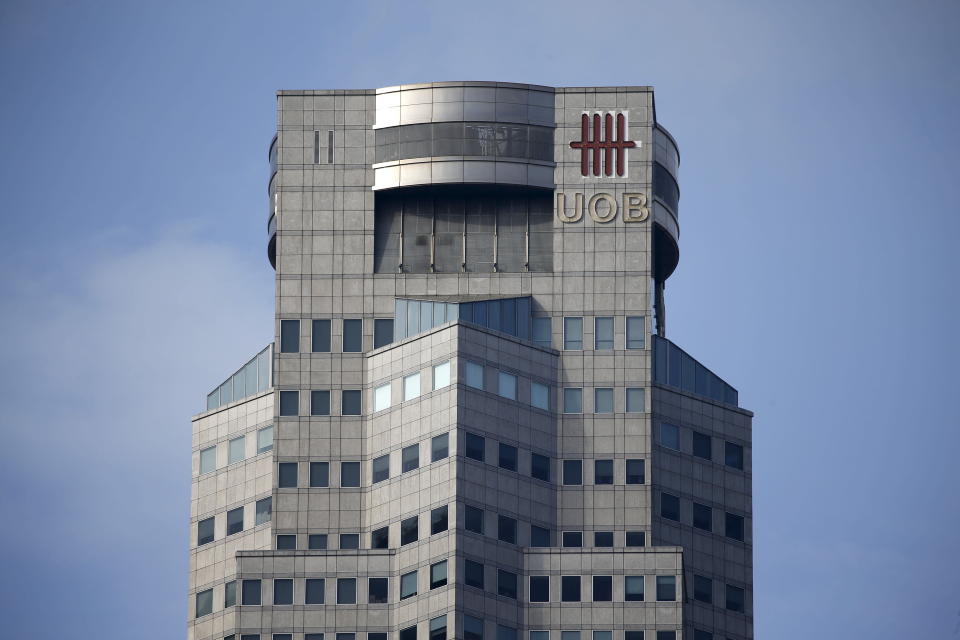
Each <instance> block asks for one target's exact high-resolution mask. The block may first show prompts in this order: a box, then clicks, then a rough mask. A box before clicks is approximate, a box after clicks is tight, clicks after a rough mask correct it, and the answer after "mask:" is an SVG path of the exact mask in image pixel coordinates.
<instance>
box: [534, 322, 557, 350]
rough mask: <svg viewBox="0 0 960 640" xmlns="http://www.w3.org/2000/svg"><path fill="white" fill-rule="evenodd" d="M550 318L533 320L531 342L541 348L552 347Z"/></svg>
mask: <svg viewBox="0 0 960 640" xmlns="http://www.w3.org/2000/svg"><path fill="white" fill-rule="evenodd" d="M552 324H553V323H552V322H551V318H542V317H537V318H534V319H533V341H534V342H535V343H537V344H538V345H540V346H541V347H551V346H553V336H552V335H551V334H552V333H553V327H552Z"/></svg>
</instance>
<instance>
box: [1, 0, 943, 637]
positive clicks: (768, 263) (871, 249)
mask: <svg viewBox="0 0 960 640" xmlns="http://www.w3.org/2000/svg"><path fill="white" fill-rule="evenodd" d="M347 5H352V6H347ZM958 18H960V4H958V3H956V2H950V1H940V2H933V1H914V2H906V1H904V2H885V1H872V2H855V1H848V2H839V3H838V2H823V1H819V0H818V1H814V2H803V3H799V2H790V3H787V2H766V3H759V2H749V3H748V2H732V1H731V2H683V1H677V2H640V1H634V2H628V3H626V2H625V3H619V2H607V3H602V4H597V3H579V2H566V1H564V2H536V3H535V2H529V3H522V2H486V3H482V4H474V5H467V4H466V3H458V2H435V3H421V2H405V3H390V4H387V3H382V4H375V3H365V2H357V3H321V2H276V3H264V2H229V3H228V2H179V1H177V2H172V1H168V2H162V3H160V2H157V3H146V2H137V3H112V2H86V3H78V2H56V3H55V2H42V1H29V2H28V1H23V0H6V1H5V2H3V3H2V4H0V110H2V114H0V115H2V117H0V127H2V140H3V142H4V145H3V154H2V156H0V167H2V169H0V186H2V188H3V195H4V206H3V209H2V211H3V215H2V216H0V225H2V228H0V238H2V240H0V241H2V243H3V250H2V251H0V268H2V273H3V278H2V281H0V287H2V289H0V295H2V297H0V300H3V302H4V306H5V309H4V311H5V312H4V313H3V314H0V323H2V325H0V326H2V328H3V333H4V335H7V336H8V341H7V344H6V346H5V349H4V356H5V357H4V361H5V362H6V363H7V364H6V365H5V366H4V367H3V368H2V374H0V375H2V379H0V400H2V406H3V407H4V409H5V411H4V416H3V420H2V422H0V424H2V434H3V446H2V448H0V510H2V513H4V514H6V517H5V518H4V523H3V525H2V526H0V559H2V564H0V568H2V572H3V575H4V579H3V580H0V603H2V604H0V609H2V611H3V615H2V620H3V622H2V623H0V625H2V629H3V635H4V636H10V637H24V638H26V637H30V638H62V637H67V636H68V635H69V637H80V638H88V637H89V638H92V637H96V638H126V637H131V636H133V637H138V638H146V639H152V638H158V639H159V638H171V637H182V634H184V632H185V620H186V613H187V598H186V594H185V591H186V585H187V553H186V547H187V539H188V527H187V520H188V509H189V490H190V488H189V465H190V460H189V449H190V423H189V417H190V415H192V414H194V413H196V412H197V411H199V410H200V409H201V408H202V407H203V398H204V394H205V392H206V391H207V390H209V389H210V388H212V387H213V386H214V385H215V384H217V383H218V382H220V381H221V380H222V379H223V378H225V377H226V375H228V374H229V373H231V372H232V371H233V370H234V369H235V368H236V367H238V366H240V365H241V364H242V363H243V362H244V361H245V360H246V359H247V358H248V357H249V356H251V355H253V354H254V353H256V352H257V351H258V350H259V349H260V348H261V347H262V346H263V345H264V344H266V343H267V342H268V341H269V340H270V339H271V330H272V324H271V317H272V313H273V291H272V287H273V272H272V270H271V269H270V267H269V265H268V263H267V261H266V257H265V227H264V225H265V219H266V218H265V212H266V204H267V203H266V183H267V178H268V175H267V174H268V167H267V157H266V153H267V145H268V143H269V141H270V138H271V136H272V133H273V130H274V123H275V114H274V108H275V100H274V92H275V91H276V90H277V89H280V88H287V89H294V88H331V87H337V88H369V87H378V86H386V85H394V84H400V83H407V82H423V81H431V80H454V79H467V80H508V81H519V82H532V83H538V84H548V85H604V84H611V85H616V84H650V85H654V86H655V87H656V90H657V93H656V97H657V112H658V116H659V118H660V120H661V122H662V123H664V124H665V125H666V126H667V127H668V128H669V129H670V131H671V132H672V133H673V134H674V136H675V137H676V138H677V140H678V141H679V144H680V148H681V160H682V165H681V181H680V185H681V191H682V215H681V232H682V236H681V262H680V267H679V268H678V270H677V272H676V273H675V274H674V276H673V277H672V278H671V279H670V281H669V284H668V288H667V302H668V309H669V319H670V324H669V335H670V337H671V338H672V339H674V340H675V341H676V342H677V343H678V344H680V345H681V346H683V347H684V348H685V349H687V350H688V351H690V353H692V354H694V355H695V356H696V357H697V358H698V359H700V360H701V361H702V362H704V363H705V364H706V365H707V366H709V367H711V368H713V369H714V370H715V371H716V372H718V373H719V374H720V375H722V376H723V377H724V378H726V379H727V380H728V381H729V382H730V383H731V384H733V385H734V386H736V387H737V388H738V389H739V390H740V398H741V402H742V404H743V405H744V406H746V407H749V408H751V409H753V410H754V411H755V412H756V418H755V422H754V430H755V431H754V444H755V448H754V491H755V532H754V537H755V542H756V545H755V564H756V596H755V608H756V629H757V637H758V638H777V639H780V640H791V639H798V640H799V639H801V638H802V639H804V640H805V639H806V638H809V637H810V636H811V635H816V636H817V637H822V638H867V637H869V638H874V639H884V638H948V637H960V573H958V566H957V562H956V557H957V556H956V543H957V540H958V535H957V531H958V529H960V497H958V496H960V490H958V482H957V479H956V475H955V469H956V468H957V465H956V463H955V460H956V459H957V452H958V448H960V435H958V432H960V420H958V418H957V412H956V410H955V408H954V407H953V405H952V399H953V398H954V397H955V396H956V389H955V387H956V385H957V382H958V376H957V375H956V372H955V369H953V367H952V363H954V362H956V361H957V359H958V356H960V348H958V339H957V337H956V329H955V325H956V324H957V312H958V294H957V291H958V283H957V276H958V275H960V264H958V258H957V253H958V252H957V249H956V245H957V242H958V240H960V233H958V232H960V222H958V215H957V214H958V205H957V203H958V196H960V187H958V183H960V181H958V178H957V177H956V175H955V174H956V171H957V168H958V166H960V162H958V160H960V152H958V148H960V144H958V143H960V127H958V126H957V122H956V118H957V113H958V107H957V105H958V99H960V72H958V70H957V69H958V63H960V45H958V41H960V39H958V38H956V29H957V25H958V23H960V20H958Z"/></svg>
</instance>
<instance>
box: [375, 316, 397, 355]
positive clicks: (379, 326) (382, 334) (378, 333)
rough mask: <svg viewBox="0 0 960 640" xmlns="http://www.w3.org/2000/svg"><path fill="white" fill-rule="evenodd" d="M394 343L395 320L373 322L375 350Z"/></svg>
mask: <svg viewBox="0 0 960 640" xmlns="http://www.w3.org/2000/svg"><path fill="white" fill-rule="evenodd" d="M391 342H393V318H376V319H375V320H374V321H373V348H374V349H379V348H380V347H385V346H387V345H388V344H390V343H391Z"/></svg>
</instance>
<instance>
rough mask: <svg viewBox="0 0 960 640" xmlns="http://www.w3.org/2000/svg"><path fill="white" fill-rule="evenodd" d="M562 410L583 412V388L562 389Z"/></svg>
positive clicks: (565, 411)
mask: <svg viewBox="0 0 960 640" xmlns="http://www.w3.org/2000/svg"><path fill="white" fill-rule="evenodd" d="M563 412H564V413H583V389H578V388H576V387H567V388H566V389H564V390H563Z"/></svg>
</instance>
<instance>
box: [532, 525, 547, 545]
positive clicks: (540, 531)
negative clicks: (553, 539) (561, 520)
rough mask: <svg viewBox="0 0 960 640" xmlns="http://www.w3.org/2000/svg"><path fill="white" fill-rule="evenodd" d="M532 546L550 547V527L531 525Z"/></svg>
mask: <svg viewBox="0 0 960 640" xmlns="http://www.w3.org/2000/svg"><path fill="white" fill-rule="evenodd" d="M530 546H531V547H549V546H550V529H544V528H543V527H538V526H537V525H535V524H532V525H530Z"/></svg>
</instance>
